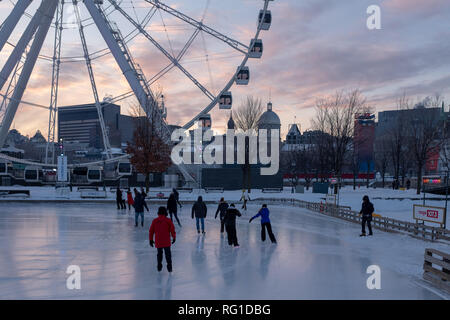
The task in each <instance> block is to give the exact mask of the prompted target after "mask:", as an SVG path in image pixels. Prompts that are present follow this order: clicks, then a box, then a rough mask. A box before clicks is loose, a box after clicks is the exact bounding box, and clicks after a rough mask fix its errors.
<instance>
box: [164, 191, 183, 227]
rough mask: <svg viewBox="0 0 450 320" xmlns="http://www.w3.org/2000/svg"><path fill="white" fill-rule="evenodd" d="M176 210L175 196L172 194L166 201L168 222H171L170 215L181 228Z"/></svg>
mask: <svg viewBox="0 0 450 320" xmlns="http://www.w3.org/2000/svg"><path fill="white" fill-rule="evenodd" d="M177 209H178V206H177V200H176V198H175V194H174V193H173V192H172V193H171V194H170V196H169V199H168V200H167V211H169V214H170V220H172V221H173V217H172V215H174V216H175V219H176V220H177V223H178V225H179V226H180V227H181V223H180V220H179V219H178V215H177Z"/></svg>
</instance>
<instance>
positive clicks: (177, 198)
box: [172, 188, 182, 208]
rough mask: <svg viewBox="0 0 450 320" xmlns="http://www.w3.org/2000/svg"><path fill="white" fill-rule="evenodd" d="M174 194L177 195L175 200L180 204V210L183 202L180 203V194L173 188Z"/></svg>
mask: <svg viewBox="0 0 450 320" xmlns="http://www.w3.org/2000/svg"><path fill="white" fill-rule="evenodd" d="M172 192H173V194H174V195H175V200H176V201H177V203H178V204H179V206H180V208H181V207H182V205H181V202H180V194H179V193H178V191H177V189H175V188H173V189H172Z"/></svg>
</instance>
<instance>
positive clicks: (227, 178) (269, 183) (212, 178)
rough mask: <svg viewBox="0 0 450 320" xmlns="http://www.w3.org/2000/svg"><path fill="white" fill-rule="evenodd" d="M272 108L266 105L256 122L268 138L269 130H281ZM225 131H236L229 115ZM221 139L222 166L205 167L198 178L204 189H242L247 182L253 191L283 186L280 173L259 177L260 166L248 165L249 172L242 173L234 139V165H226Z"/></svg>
mask: <svg viewBox="0 0 450 320" xmlns="http://www.w3.org/2000/svg"><path fill="white" fill-rule="evenodd" d="M272 107H273V106H272V103H270V102H269V103H268V105H267V110H266V111H265V112H264V113H263V114H262V115H261V117H260V118H259V121H258V129H266V130H268V137H270V134H271V132H270V130H273V129H276V130H280V128H281V121H280V118H279V117H278V115H277V114H276V113H275V112H274V111H273V109H272ZM227 129H228V130H236V125H235V122H234V120H233V117H232V115H231V114H230V118H229V119H228V122H227ZM222 138H223V139H224V140H223V142H224V150H223V156H224V164H223V165H220V166H207V167H206V166H205V167H204V168H203V169H202V173H201V176H200V178H201V184H202V186H203V187H204V188H224V189H225V190H237V189H243V186H244V181H247V182H249V183H250V184H251V187H252V188H253V189H262V188H281V187H282V186H283V176H282V174H281V172H278V173H277V174H275V175H261V171H260V170H261V167H262V165H261V164H250V166H249V170H248V171H247V172H244V170H243V168H244V165H243V164H238V163H237V162H236V160H237V156H238V152H239V151H238V149H237V144H236V142H237V138H235V144H234V160H235V163H234V164H227V163H226V150H227V144H226V142H227V141H226V138H225V135H224V136H222ZM247 141H248V140H247ZM260 147H261V146H260V145H259V141H258V149H259V148H260ZM269 150H271V145H270V140H269V141H268V151H269ZM269 152H270V151H269ZM278 152H279V151H278Z"/></svg>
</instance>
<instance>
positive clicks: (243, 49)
mask: <svg viewBox="0 0 450 320" xmlns="http://www.w3.org/2000/svg"><path fill="white" fill-rule="evenodd" d="M145 1H146V2H148V3H150V4H152V5H153V6H155V7H157V8H159V9H161V10H163V11H165V12H167V13H169V14H171V15H172V16H174V17H176V18H178V19H180V20H182V21H184V22H186V23H188V24H190V25H192V26H194V27H195V28H197V29H200V30H203V31H204V32H206V33H208V34H210V35H211V36H213V37H215V38H216V39H219V40H220V41H223V42H225V43H226V44H228V45H229V46H230V47H232V48H233V49H235V50H237V51H239V52H241V53H242V54H245V55H246V54H247V53H248V50H249V47H248V46H246V45H245V44H243V43H241V42H239V41H237V40H234V39H232V38H230V37H228V36H226V35H224V34H222V33H220V32H218V31H216V30H214V29H213V28H210V27H208V26H207V25H205V24H204V23H203V22H200V21H197V20H195V19H193V18H191V17H189V16H188V15H186V14H184V13H182V12H180V11H178V10H176V9H174V8H172V7H170V6H168V5H166V4H164V3H162V2H161V1H159V0H145Z"/></svg>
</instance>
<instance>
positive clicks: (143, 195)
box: [141, 187, 147, 199]
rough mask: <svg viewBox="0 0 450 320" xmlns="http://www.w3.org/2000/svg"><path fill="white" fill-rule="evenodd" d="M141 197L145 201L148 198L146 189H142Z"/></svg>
mask: <svg viewBox="0 0 450 320" xmlns="http://www.w3.org/2000/svg"><path fill="white" fill-rule="evenodd" d="M141 195H142V197H143V198H144V199H145V198H147V193H145V191H144V188H142V187H141Z"/></svg>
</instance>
